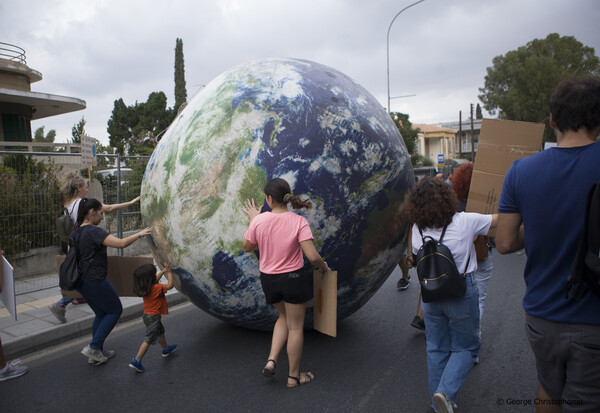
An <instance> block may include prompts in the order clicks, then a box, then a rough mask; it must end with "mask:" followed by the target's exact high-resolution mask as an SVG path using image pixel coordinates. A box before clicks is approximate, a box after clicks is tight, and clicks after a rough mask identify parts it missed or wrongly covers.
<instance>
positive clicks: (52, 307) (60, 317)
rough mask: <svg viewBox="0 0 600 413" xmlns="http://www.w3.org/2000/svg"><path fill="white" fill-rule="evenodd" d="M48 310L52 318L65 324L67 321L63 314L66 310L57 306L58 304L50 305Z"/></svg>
mask: <svg viewBox="0 0 600 413" xmlns="http://www.w3.org/2000/svg"><path fill="white" fill-rule="evenodd" d="M48 308H49V309H50V311H52V314H54V317H56V319H57V320H58V321H60V322H61V323H66V322H67V319H66V317H65V314H66V313H67V309H66V308H64V307H61V306H59V305H58V303H54V304H50V305H49V306H48Z"/></svg>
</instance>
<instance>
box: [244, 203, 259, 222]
mask: <svg viewBox="0 0 600 413" xmlns="http://www.w3.org/2000/svg"><path fill="white" fill-rule="evenodd" d="M242 211H243V212H244V214H246V215H248V217H250V221H251V222H252V220H253V219H254V217H255V216H257V215H258V214H260V208H256V204H255V203H254V199H246V202H244V208H242Z"/></svg>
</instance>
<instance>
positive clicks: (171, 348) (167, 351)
mask: <svg viewBox="0 0 600 413" xmlns="http://www.w3.org/2000/svg"><path fill="white" fill-rule="evenodd" d="M176 348H177V344H171V345H170V346H168V347H167V348H164V349H163V351H162V356H163V357H169V356H170V355H171V353H173V352H174V351H175V349H176Z"/></svg>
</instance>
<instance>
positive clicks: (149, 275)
mask: <svg viewBox="0 0 600 413" xmlns="http://www.w3.org/2000/svg"><path fill="white" fill-rule="evenodd" d="M165 272H166V273H167V284H158V281H159V280H160V279H161V277H162V276H163V274H164V273H165ZM171 288H173V274H172V273H171V267H170V266H169V265H168V264H167V263H164V268H163V269H162V270H161V271H159V272H158V273H156V269H155V267H154V265H152V264H145V265H142V266H140V267H138V268H136V270H135V271H134V272H133V292H134V293H135V294H137V295H138V296H140V297H144V316H143V318H142V319H143V320H144V324H145V325H146V337H145V338H144V342H143V343H142V345H141V346H140V349H139V350H138V352H137V355H136V356H135V358H134V359H133V360H131V363H129V367H131V368H132V369H134V370H135V371H137V372H138V373H143V372H144V366H142V358H143V357H144V355H145V354H146V352H147V351H148V348H150V345H151V344H154V343H156V341H157V340H158V342H159V343H160V346H161V347H162V349H163V350H162V356H163V357H169V355H171V353H173V352H174V351H175V349H176V348H177V344H171V345H170V346H167V340H166V339H165V329H164V327H163V325H162V323H161V321H160V319H161V314H169V309H168V308H167V298H166V297H165V294H166V292H167V290H170V289H171Z"/></svg>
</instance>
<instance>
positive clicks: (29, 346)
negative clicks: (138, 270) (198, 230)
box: [0, 273, 186, 360]
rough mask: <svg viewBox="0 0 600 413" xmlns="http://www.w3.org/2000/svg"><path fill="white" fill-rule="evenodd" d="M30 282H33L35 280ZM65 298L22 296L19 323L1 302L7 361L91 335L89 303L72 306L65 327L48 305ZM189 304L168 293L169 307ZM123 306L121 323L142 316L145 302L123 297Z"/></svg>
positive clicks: (45, 293) (50, 292) (48, 293)
mask: <svg viewBox="0 0 600 413" xmlns="http://www.w3.org/2000/svg"><path fill="white" fill-rule="evenodd" d="M41 277H53V279H54V280H57V279H58V274H57V273H50V274H46V275H44V276H41ZM18 282H19V281H18V280H17V282H16V283H18ZM26 282H31V279H28V280H27V281H26ZM161 282H166V280H164V279H163V280H161ZM15 289H17V286H16V285H15ZM61 297H62V296H61V294H60V290H59V288H58V287H54V288H48V289H45V290H40V291H35V292H31V293H26V294H22V295H18V296H17V321H15V319H14V317H13V316H12V315H11V314H10V313H9V312H8V310H7V309H6V308H5V307H4V305H3V304H2V303H1V302H0V338H1V339H2V347H3V349H4V356H5V358H6V360H12V359H15V358H18V357H21V356H23V355H25V354H28V353H31V352H34V351H38V350H42V349H44V348H47V347H50V346H54V345H57V344H61V343H64V342H66V341H68V340H71V339H73V338H76V337H81V336H84V335H87V334H91V331H92V320H93V319H94V312H93V311H92V310H91V308H90V307H89V306H88V305H87V304H78V305H73V304H69V306H68V307H67V315H66V318H67V322H66V323H64V324H62V323H60V322H59V321H58V320H57V319H56V317H54V315H53V314H52V313H51V312H50V310H49V309H48V306H49V305H50V304H52V303H55V302H56V301H58V300H59V299H60V298H61ZM185 301H186V299H185V297H184V296H183V295H182V294H181V293H180V292H179V291H177V290H176V289H172V290H170V291H169V292H167V302H168V303H169V307H172V306H175V305H177V304H179V303H182V302H185ZM121 303H122V304H123V314H122V315H121V319H120V320H119V323H122V322H125V321H129V320H131V319H134V318H137V317H141V316H142V314H143V311H144V303H143V301H142V298H141V297H122V298H121Z"/></svg>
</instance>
